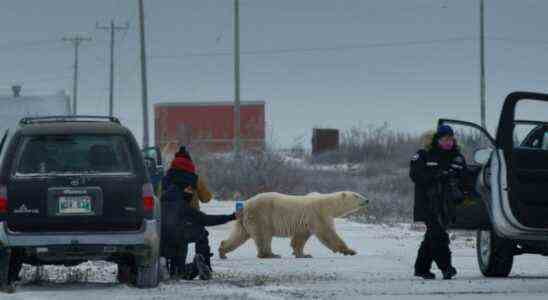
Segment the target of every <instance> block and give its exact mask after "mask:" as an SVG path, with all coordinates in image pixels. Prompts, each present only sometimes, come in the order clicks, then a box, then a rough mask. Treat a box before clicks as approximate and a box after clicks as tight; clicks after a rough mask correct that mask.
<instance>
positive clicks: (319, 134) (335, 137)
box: [312, 128, 339, 156]
mask: <svg viewBox="0 0 548 300" xmlns="http://www.w3.org/2000/svg"><path fill="white" fill-rule="evenodd" d="M337 150H339V130H338V129H328V128H314V129H313V131H312V155H314V156H316V155H320V154H324V153H329V152H334V151H337Z"/></svg>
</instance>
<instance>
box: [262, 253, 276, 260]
mask: <svg viewBox="0 0 548 300" xmlns="http://www.w3.org/2000/svg"><path fill="white" fill-rule="evenodd" d="M257 257H258V258H262V259H279V258H282V257H281V256H280V255H277V254H274V253H270V254H259V255H257Z"/></svg>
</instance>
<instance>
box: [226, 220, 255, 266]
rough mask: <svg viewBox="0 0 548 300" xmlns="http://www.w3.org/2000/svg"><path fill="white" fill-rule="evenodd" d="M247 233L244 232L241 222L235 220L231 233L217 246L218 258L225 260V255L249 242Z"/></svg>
mask: <svg viewBox="0 0 548 300" xmlns="http://www.w3.org/2000/svg"><path fill="white" fill-rule="evenodd" d="M249 237H250V236H249V233H248V232H247V230H245V228H244V225H243V222H242V220H236V221H235V222H234V223H233V225H232V231H231V232H230V236H229V237H228V239H227V240H224V241H222V242H221V245H220V246H219V257H220V258H221V259H226V254H227V253H229V252H232V251H234V250H236V249H237V248H238V247H240V246H241V245H243V243H245V242H246V241H247V240H249Z"/></svg>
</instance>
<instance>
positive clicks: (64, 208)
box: [59, 196, 93, 215]
mask: <svg viewBox="0 0 548 300" xmlns="http://www.w3.org/2000/svg"><path fill="white" fill-rule="evenodd" d="M92 213H93V211H92V209H91V197H89V196H61V197H59V214H61V215H80V214H87V215H89V214H92Z"/></svg>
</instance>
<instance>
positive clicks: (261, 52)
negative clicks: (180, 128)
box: [149, 37, 548, 59]
mask: <svg viewBox="0 0 548 300" xmlns="http://www.w3.org/2000/svg"><path fill="white" fill-rule="evenodd" d="M477 39H478V37H457V38H448V39H434V40H416V41H402V42H381V43H369V44H354V45H340V46H333V47H313V48H282V49H271V50H248V51H241V55H272V54H295V53H314V52H337V51H347V50H357V49H374V48H394V47H412V46H426V45H437V44H450V43H456V42H472V41H476V40H477ZM485 40H487V41H499V42H510V43H518V44H522V45H526V44H548V41H545V40H544V41H543V40H520V39H512V38H505V37H486V38H485ZM232 55H233V52H232V51H230V50H223V51H219V52H204V53H198V52H194V53H193V52H189V53H183V54H181V55H153V56H149V57H150V58H151V59H180V58H186V57H215V56H232Z"/></svg>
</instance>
